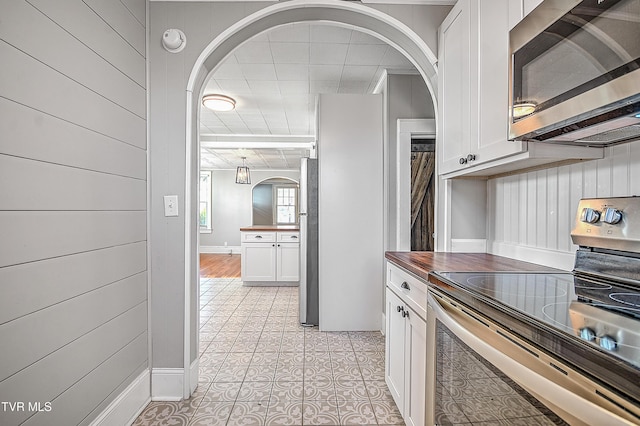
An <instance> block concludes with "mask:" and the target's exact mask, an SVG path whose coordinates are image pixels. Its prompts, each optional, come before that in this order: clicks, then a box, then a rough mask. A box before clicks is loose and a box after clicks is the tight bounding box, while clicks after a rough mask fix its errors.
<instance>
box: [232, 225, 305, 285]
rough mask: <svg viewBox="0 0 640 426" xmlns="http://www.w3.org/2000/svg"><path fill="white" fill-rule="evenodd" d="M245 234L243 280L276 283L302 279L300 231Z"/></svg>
mask: <svg viewBox="0 0 640 426" xmlns="http://www.w3.org/2000/svg"><path fill="white" fill-rule="evenodd" d="M243 234H244V235H243V237H242V245H241V255H242V257H241V259H242V260H241V271H242V281H243V282H248V283H255V282H263V283H272V284H277V283H278V282H284V283H293V282H297V281H299V280H300V243H299V242H298V233H297V232H295V233H294V232H286V233H284V232H283V233H280V232H278V233H275V232H265V233H255V232H254V233H243ZM281 234H285V235H281ZM265 241H266V242H265Z"/></svg>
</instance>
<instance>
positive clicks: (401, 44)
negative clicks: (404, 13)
mask: <svg viewBox="0 0 640 426" xmlns="http://www.w3.org/2000/svg"><path fill="white" fill-rule="evenodd" d="M309 21H326V22H334V23H337V24H342V25H349V26H353V27H355V28H358V29H360V30H361V31H363V32H366V33H369V34H373V35H375V36H376V37H378V38H380V39H381V40H383V41H385V42H386V43H388V44H389V45H391V46H393V47H394V48H395V49H397V50H398V51H399V52H401V53H402V54H403V55H404V56H405V57H406V58H407V59H408V60H409V61H410V62H411V63H412V64H413V65H414V66H415V67H416V69H417V70H418V72H419V74H420V75H421V76H422V77H423V79H424V81H425V83H426V85H427V87H428V88H429V92H430V94H431V97H432V100H433V103H434V105H435V84H436V83H435V80H436V70H435V66H434V64H435V62H436V58H435V55H433V53H432V52H431V50H430V49H429V48H428V47H427V45H426V44H425V42H424V41H423V40H422V39H421V38H420V37H419V36H418V35H417V34H415V32H413V31H412V30H411V29H410V28H408V27H407V26H406V25H404V24H402V23H401V22H400V21H397V20H396V19H394V18H391V17H390V16H389V15H386V14H385V13H383V12H380V11H378V10H376V9H373V8H368V7H366V6H362V5H358V4H352V3H348V2H337V3H336V2H332V1H320V0H312V1H299V0H293V1H291V2H285V3H281V4H276V5H273V6H269V7H267V8H265V9H262V10H260V11H258V12H255V13H254V14H252V15H250V16H249V17H247V18H245V19H243V20H241V21H239V22H238V23H237V24H235V25H233V26H232V27H230V28H229V29H227V30H226V31H224V32H223V33H222V34H221V35H220V36H218V37H217V38H216V39H215V40H214V41H213V42H212V43H211V44H210V45H209V46H208V47H207V48H206V49H205V50H204V51H203V52H202V54H201V55H200V57H199V58H198V60H197V62H196V64H195V66H194V68H193V71H192V73H191V76H190V78H189V82H188V86H187V111H186V112H187V117H186V119H187V126H186V129H187V130H186V140H187V150H186V152H187V164H186V180H185V183H186V188H185V189H186V191H185V194H186V196H185V210H186V217H187V218H189V219H188V220H187V223H186V233H185V234H186V235H185V265H186V268H185V300H186V303H185V333H184V335H185V345H184V347H185V356H184V359H185V369H184V371H185V380H184V384H185V389H184V390H185V392H184V394H185V397H188V396H189V395H190V394H191V392H192V391H193V389H195V385H196V384H197V354H198V352H197V349H196V348H197V346H198V345H197V343H198V333H197V331H198V320H197V309H196V308H197V306H198V280H197V278H196V277H197V276H198V274H199V270H198V268H199V266H198V260H197V256H194V254H195V253H198V243H199V234H198V226H197V225H198V222H197V220H196V219H197V214H196V212H197V192H196V190H195V189H196V185H195V182H196V180H194V178H193V177H194V176H196V175H197V172H198V168H199V165H198V161H199V155H198V154H199V152H198V147H199V133H198V131H197V129H198V126H197V125H195V120H197V119H198V114H199V105H200V102H199V100H200V99H201V97H202V95H203V94H204V90H205V86H204V82H205V81H206V77H207V76H208V75H210V74H211V73H212V72H213V71H215V69H216V67H217V66H218V64H219V63H221V62H222V60H223V59H224V58H226V57H227V56H228V55H229V54H230V53H231V52H232V51H233V50H234V49H235V48H236V47H237V46H239V45H241V44H242V43H244V42H246V41H247V40H249V39H250V38H251V37H253V36H255V35H258V34H260V33H262V32H263V31H265V30H267V29H269V28H275V27H278V26H281V25H284V24H287V23H293V22H309ZM384 191H385V193H386V194H388V192H389V191H390V189H389V188H388V187H387V188H385V189H384ZM192 219H193V220H192ZM407 235H409V234H408V233H407ZM405 238H406V237H405ZM394 248H396V249H399V248H400V247H394ZM194 366H195V368H194Z"/></svg>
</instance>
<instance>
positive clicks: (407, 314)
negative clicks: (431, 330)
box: [402, 309, 409, 318]
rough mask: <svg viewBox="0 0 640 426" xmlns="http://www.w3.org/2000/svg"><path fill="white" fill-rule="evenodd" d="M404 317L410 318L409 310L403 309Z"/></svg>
mask: <svg viewBox="0 0 640 426" xmlns="http://www.w3.org/2000/svg"><path fill="white" fill-rule="evenodd" d="M402 318H409V311H405V310H404V309H403V310H402Z"/></svg>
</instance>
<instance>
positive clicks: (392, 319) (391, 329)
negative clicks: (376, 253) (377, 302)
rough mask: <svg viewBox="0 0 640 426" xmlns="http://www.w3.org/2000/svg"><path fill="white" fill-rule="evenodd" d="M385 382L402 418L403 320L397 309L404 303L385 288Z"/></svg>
mask: <svg viewBox="0 0 640 426" xmlns="http://www.w3.org/2000/svg"><path fill="white" fill-rule="evenodd" d="M386 296H387V297H386V301H387V302H386V318H385V321H386V324H385V329H386V339H385V381H386V382H387V386H388V387H389V391H390V392H391V395H392V396H393V399H394V401H395V402H396V405H397V406H398V409H399V410H400V413H401V414H402V415H403V416H404V394H405V382H404V381H405V354H404V348H405V335H406V333H405V319H404V317H403V316H402V314H401V312H398V307H402V308H404V303H402V301H401V300H400V298H398V296H396V295H395V293H393V292H392V291H391V290H389V289H388V288H387V292H386Z"/></svg>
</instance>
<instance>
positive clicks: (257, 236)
mask: <svg viewBox="0 0 640 426" xmlns="http://www.w3.org/2000/svg"><path fill="white" fill-rule="evenodd" d="M253 238H257V239H259V240H261V239H262V235H256V236H255V237H253Z"/></svg>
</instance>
